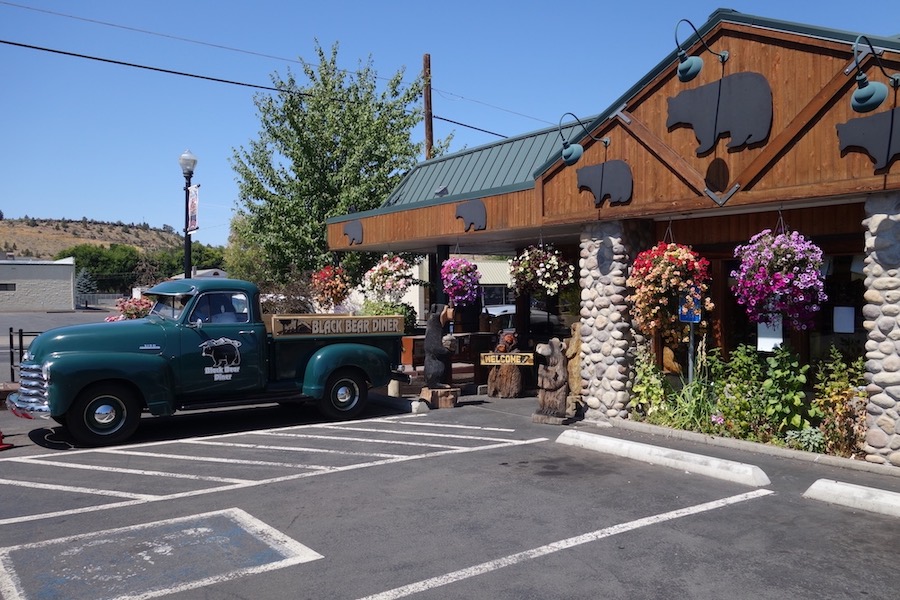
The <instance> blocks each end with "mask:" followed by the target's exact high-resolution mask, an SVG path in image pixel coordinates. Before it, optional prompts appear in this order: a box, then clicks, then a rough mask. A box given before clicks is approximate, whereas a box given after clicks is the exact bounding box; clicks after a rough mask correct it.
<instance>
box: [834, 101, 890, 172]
mask: <svg viewBox="0 0 900 600" xmlns="http://www.w3.org/2000/svg"><path fill="white" fill-rule="evenodd" d="M837 134H838V140H839V141H840V144H841V152H842V153H843V152H844V151H845V150H847V149H848V148H860V149H862V150H864V151H865V152H866V154H868V155H869V156H870V157H871V158H872V160H873V161H875V170H876V171H877V170H878V169H883V168H884V167H886V166H888V164H890V162H891V161H892V160H894V157H895V156H897V155H898V154H900V108H895V109H894V110H890V111H887V112H882V113H878V114H877V115H870V116H868V117H860V118H858V119H850V120H849V121H847V122H846V123H838V126H837Z"/></svg>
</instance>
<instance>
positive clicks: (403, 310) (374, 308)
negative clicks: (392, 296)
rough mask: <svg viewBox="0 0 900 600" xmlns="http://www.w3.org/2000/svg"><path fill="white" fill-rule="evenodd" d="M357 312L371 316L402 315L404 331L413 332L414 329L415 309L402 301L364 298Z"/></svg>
mask: <svg viewBox="0 0 900 600" xmlns="http://www.w3.org/2000/svg"><path fill="white" fill-rule="evenodd" d="M359 314H361V315H373V316H377V315H403V322H404V328H405V333H413V332H414V331H415V329H416V309H415V308H413V307H412V306H411V305H409V304H406V303H403V302H388V301H385V300H365V301H363V305H362V308H361V309H360V311H359Z"/></svg>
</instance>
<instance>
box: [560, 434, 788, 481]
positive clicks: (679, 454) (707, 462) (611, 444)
mask: <svg viewBox="0 0 900 600" xmlns="http://www.w3.org/2000/svg"><path fill="white" fill-rule="evenodd" d="M556 441H557V442H558V443H560V444H568V445H570V446H577V447H579V448H585V449H587V450H595V451H597V452H605V453H606V454H612V455H614V456H621V457H623V458H630V459H633V460H639V461H643V462H646V463H651V464H655V465H662V466H665V467H672V468H675V469H679V470H682V471H687V472H688V473H696V474H698V475H705V476H707V477H715V478H716V479H724V480H726V481H732V482H735V483H741V484H744V485H752V486H755V487H762V486H766V485H769V484H770V483H771V482H770V481H769V478H768V476H766V474H765V473H764V472H763V471H762V469H760V468H759V467H757V466H755V465H748V464H744V463H739V462H734V461H731V460H723V459H720V458H713V457H711V456H704V455H702V454H694V453H692V452H683V451H681V450H672V449H669V448H661V447H659V446H651V445H650V444H642V443H640V442H630V441H627V440H621V439H618V438H611V437H606V436H602V435H597V434H593V433H586V432H584V431H578V430H568V431H564V432H563V433H562V434H560V436H559V437H558V438H557V439H556Z"/></svg>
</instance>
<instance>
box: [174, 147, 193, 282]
mask: <svg viewBox="0 0 900 600" xmlns="http://www.w3.org/2000/svg"><path fill="white" fill-rule="evenodd" d="M178 164H179V165H181V173H182V175H184V278H185V279H188V278H190V276H191V234H190V232H189V231H188V228H189V227H190V223H191V207H190V204H191V177H193V176H194V167H196V166H197V157H196V156H194V155H193V154H192V153H191V151H190V150H185V151H184V153H183V154H182V155H181V156H179V157H178Z"/></svg>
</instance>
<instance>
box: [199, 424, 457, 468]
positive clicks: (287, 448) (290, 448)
mask: <svg viewBox="0 0 900 600" xmlns="http://www.w3.org/2000/svg"><path fill="white" fill-rule="evenodd" d="M269 435H272V436H284V437H297V438H313V439H320V440H350V441H354V442H371V441H373V440H366V439H353V438H336V437H333V436H327V435H301V434H296V435H295V434H292V433H270V434H269ZM190 443H191V444H199V445H201V446H224V447H226V448H247V449H250V450H283V451H285V452H313V453H318V454H340V455H343V456H366V457H369V456H373V457H375V458H403V457H404V455H403V454H379V453H377V452H351V451H349V450H325V449H322V448H308V447H303V446H272V445H271V444H245V443H243V442H214V441H207V440H191V442H190ZM443 447H446V446H443ZM454 447H455V446H454ZM307 468H310V469H312V468H321V467H314V466H308V467H307Z"/></svg>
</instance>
